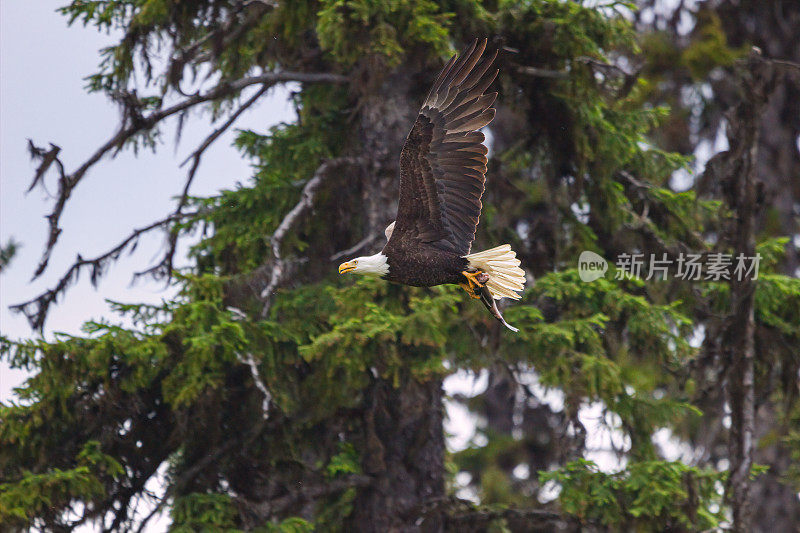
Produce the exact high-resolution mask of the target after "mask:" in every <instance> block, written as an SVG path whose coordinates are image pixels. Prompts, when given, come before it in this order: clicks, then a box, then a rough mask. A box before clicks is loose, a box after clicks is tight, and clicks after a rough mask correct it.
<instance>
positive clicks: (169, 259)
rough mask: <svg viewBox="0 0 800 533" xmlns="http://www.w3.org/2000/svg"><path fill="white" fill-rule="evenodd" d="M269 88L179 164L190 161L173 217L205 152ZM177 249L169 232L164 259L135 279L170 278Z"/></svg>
mask: <svg viewBox="0 0 800 533" xmlns="http://www.w3.org/2000/svg"><path fill="white" fill-rule="evenodd" d="M270 87H272V85H271V84H264V86H263V87H262V88H261V89H259V90H258V91H257V92H256V93H255V94H254V95H253V96H251V97H250V98H249V99H248V100H247V101H246V102H245V103H243V104H242V105H240V106H239V108H238V109H237V110H236V111H235V112H234V113H233V114H232V115H231V116H230V117H228V120H226V121H225V123H223V124H222V125H221V126H220V127H219V128H217V129H215V130H214V131H213V132H212V133H211V134H210V135H209V136H208V137H206V139H205V140H204V141H203V142H202V143H201V144H200V146H198V147H197V149H195V151H194V152H192V153H191V154H190V155H189V157H187V158H186V159H185V160H184V161H183V163H181V166H183V165H185V164H186V163H188V162H189V161H192V166H191V168H190V169H189V172H188V173H187V175H186V182H185V183H184V186H183V191H182V192H181V196H180V198H179V200H178V206H177V207H176V208H175V213H174V214H175V216H177V217H180V216H181V213H182V212H183V208H184V207H186V202H187V201H188V200H189V189H190V188H191V186H192V183H193V182H194V178H195V175H196V174H197V170H198V168H200V161H201V159H202V157H203V154H204V153H205V151H206V150H207V149H208V148H209V147H210V146H211V145H212V144H214V141H216V140H217V139H218V138H219V137H220V136H221V135H222V134H223V133H225V132H226V131H228V129H229V128H230V127H231V126H232V125H233V124H234V123H235V122H236V120H237V119H238V118H239V117H240V116H241V115H242V113H244V112H245V111H246V110H247V109H249V108H250V107H251V106H252V105H253V104H254V103H256V101H257V100H258V99H259V98H261V96H263V95H264V93H265V92H267V91H268V90H269V89H270ZM177 248H178V233H176V232H169V233H168V235H167V251H166V252H165V254H164V257H163V258H162V259H161V261H159V262H158V263H157V264H155V265H153V266H152V267H150V268H148V269H147V270H144V271H142V272H137V273H136V277H140V276H146V275H152V276H154V277H156V278H167V279H169V278H171V277H172V273H173V271H174V267H173V265H174V259H175V253H176V251H177Z"/></svg>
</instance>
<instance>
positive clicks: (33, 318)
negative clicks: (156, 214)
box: [10, 213, 196, 331]
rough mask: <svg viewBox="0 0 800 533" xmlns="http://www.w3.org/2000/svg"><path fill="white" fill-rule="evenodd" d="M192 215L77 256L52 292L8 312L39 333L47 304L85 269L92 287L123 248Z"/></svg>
mask: <svg viewBox="0 0 800 533" xmlns="http://www.w3.org/2000/svg"><path fill="white" fill-rule="evenodd" d="M194 215H196V213H181V214H179V215H178V214H174V213H173V214H172V215H170V216H168V217H166V218H163V219H161V220H158V221H156V222H153V223H152V224H149V225H147V226H144V227H141V228H138V229H135V230H133V231H132V232H131V233H130V235H128V237H126V238H125V239H124V240H123V241H121V242H120V243H119V244H117V245H116V246H114V247H113V248H111V249H110V250H108V251H107V252H105V253H103V254H101V255H98V256H97V257H93V258H91V259H84V258H83V257H82V256H81V255H80V254H78V256H77V257H76V259H75V262H74V263H73V264H72V266H71V267H70V268H69V270H67V272H66V273H65V274H64V275H63V276H61V279H59V280H58V283H56V285H55V286H54V287H53V288H52V289H48V290H47V291H45V292H43V293H42V294H40V295H39V296H37V297H36V298H34V299H32V300H28V301H27V302H23V303H21V304H17V305H12V306H11V307H10V309H11V310H13V311H15V312H18V313H22V314H23V315H25V317H26V318H27V319H28V323H29V324H30V326H31V328H33V329H35V330H38V331H41V330H42V329H43V328H44V323H45V320H46V319H47V312H48V310H49V309H50V305H51V304H53V303H54V302H55V301H56V299H57V298H58V297H59V296H60V295H61V294H62V293H63V292H64V290H66V288H67V287H69V285H70V284H71V283H73V282H75V281H77V279H78V276H79V275H80V273H81V271H82V270H84V269H85V268H89V269H91V277H90V279H91V282H92V285H95V286H96V285H97V282H98V280H99V278H100V276H101V275H102V274H103V271H104V270H105V268H106V267H107V266H108V264H109V262H111V261H115V260H116V259H118V258H119V256H120V255H122V253H123V252H124V251H125V250H126V249H130V251H133V250H135V249H136V246H137V244H138V241H139V238H140V237H141V236H142V235H143V234H145V233H148V232H150V231H152V230H154V229H156V228H160V227H163V226H166V225H168V224H170V223H171V222H174V221H176V220H179V219H181V218H183V217H189V216H194Z"/></svg>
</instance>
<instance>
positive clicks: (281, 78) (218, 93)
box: [31, 71, 348, 279]
mask: <svg viewBox="0 0 800 533" xmlns="http://www.w3.org/2000/svg"><path fill="white" fill-rule="evenodd" d="M292 81H294V82H300V83H346V82H347V81H348V78H347V77H346V76H342V75H340V74H334V73H329V72H323V73H317V72H291V71H286V72H267V73H264V74H260V75H258V76H249V77H246V78H241V79H238V80H235V81H223V82H220V83H219V84H218V85H217V86H216V87H214V88H213V89H210V90H208V91H206V92H204V93H202V94H200V93H198V94H195V95H192V96H190V97H188V98H186V99H184V100H182V101H180V102H178V103H176V104H174V105H172V106H169V107H166V108H163V109H159V110H156V111H153V112H151V113H150V114H148V115H146V116H139V115H136V114H133V115H131V113H130V112H126V113H124V115H125V116H126V117H128V118H126V119H123V122H122V125H121V126H120V129H119V130H118V131H117V133H115V134H114V135H113V136H112V137H111V138H110V139H108V140H107V141H106V142H105V143H104V144H103V145H102V146H101V147H100V148H98V149H97V150H96V151H95V152H94V153H93V154H92V155H91V156H90V157H89V158H88V159H87V160H86V161H85V162H84V163H83V164H81V165H80V166H79V167H78V168H77V169H76V170H75V171H73V172H72V173H71V174H66V173H65V172H64V171H63V167H62V166H61V163H60V161H59V160H58V158H57V156H56V154H57V153H58V152H57V151H56V152H55V153H53V150H55V148H57V147H56V146H55V145H51V146H52V147H53V148H52V149H51V151H49V152H47V151H44V150H43V149H41V148H36V153H34V152H33V151H32V152H31V154H32V155H33V156H34V157H38V158H39V159H41V160H42V163H44V161H45V159H46V157H48V154H52V158H53V161H55V162H57V163H58V165H59V167H60V169H61V171H60V175H59V182H58V183H59V186H58V195H57V197H56V202H55V205H54V206H53V209H52V211H51V213H50V214H49V215H48V216H47V219H48V224H49V236H48V239H47V243H46V245H45V250H44V253H43V254H42V258H41V260H40V261H39V265H38V266H37V267H36V271H35V272H34V275H33V279H36V278H38V277H39V276H40V275H41V274H42V272H44V270H45V269H46V268H47V264H48V262H49V260H50V254H51V252H52V250H53V247H54V246H55V244H56V242H57V241H58V237H59V235H60V233H61V228H60V227H59V221H60V219H61V215H62V213H63V211H64V206H65V205H66V202H67V200H68V199H69V197H70V195H71V194H72V191H73V190H74V189H75V187H76V186H77V185H78V183H79V182H80V181H81V179H82V178H83V177H84V175H85V174H86V172H87V171H88V170H89V169H90V168H92V167H93V166H94V165H95V164H96V163H97V162H98V161H99V160H100V159H101V158H102V157H103V156H105V155H106V154H108V153H109V152H112V153H115V152H113V151H115V150H116V151H118V150H119V149H120V148H121V147H122V146H124V145H125V143H126V142H127V141H129V140H130V139H132V138H133V137H134V136H135V135H137V134H139V133H142V132H146V131H149V130H151V129H153V128H154V127H155V126H156V125H157V124H159V123H160V122H161V121H162V120H164V119H165V118H167V117H170V116H172V115H175V114H177V113H180V112H182V111H185V110H187V109H190V108H192V107H194V106H197V105H198V104H202V103H205V102H210V101H214V100H219V99H221V98H225V97H228V96H231V95H234V94H237V93H239V92H240V91H241V90H242V89H244V88H246V87H249V86H251V85H259V84H261V85H274V84H278V83H285V82H292ZM126 105H128V106H130V105H134V104H132V103H128V104H126ZM134 107H136V108H137V109H138V108H139V107H140V106H139V105H138V99H137V104H136V105H135V106H134ZM31 146H33V145H32V144H31ZM51 163H52V162H51ZM49 166H50V164H48V165H46V167H45V168H44V170H46V169H47V168H48V167H49ZM39 168H40V169H42V164H40V167H39ZM42 173H43V171H42ZM39 174H40V173H39V171H37V174H36V176H35V177H34V183H39V182H41V176H40V175H39Z"/></svg>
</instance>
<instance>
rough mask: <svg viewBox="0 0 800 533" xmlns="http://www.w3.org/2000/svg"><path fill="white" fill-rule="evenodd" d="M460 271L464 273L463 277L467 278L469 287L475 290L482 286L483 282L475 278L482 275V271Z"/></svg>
mask: <svg viewBox="0 0 800 533" xmlns="http://www.w3.org/2000/svg"><path fill="white" fill-rule="evenodd" d="M461 273H462V274H464V277H466V278H467V281H468V282H469V287H470V289H472V290H477V289H480V288H483V283H481V282H480V281H478V280H477V279H475V278H477V277H478V276H482V275H483V272H481V271H480V270H478V271H477V272H467V271H466V270H464V271H462V272H461Z"/></svg>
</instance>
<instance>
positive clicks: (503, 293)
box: [464, 244, 525, 300]
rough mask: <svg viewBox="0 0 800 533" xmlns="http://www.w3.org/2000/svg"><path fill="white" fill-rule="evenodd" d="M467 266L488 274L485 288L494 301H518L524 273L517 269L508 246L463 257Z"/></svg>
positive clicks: (523, 281)
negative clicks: (507, 299)
mask: <svg viewBox="0 0 800 533" xmlns="http://www.w3.org/2000/svg"><path fill="white" fill-rule="evenodd" d="M464 257H465V258H466V259H467V261H469V266H471V267H474V268H477V269H479V270H482V271H483V272H486V273H487V274H489V281H487V282H486V288H488V289H489V292H491V293H492V297H493V298H494V299H495V300H499V299H500V298H512V299H514V300H519V299H520V298H521V296H520V295H519V294H518V292H522V289H523V287H524V286H525V271H524V270H522V269H521V268H520V267H519V263H520V261H519V259H517V254H516V252H514V250H512V249H511V245H510V244H503V245H502V246H497V247H495V248H492V249H490V250H484V251H482V252H478V253H474V254H469V255H467V256H464Z"/></svg>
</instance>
